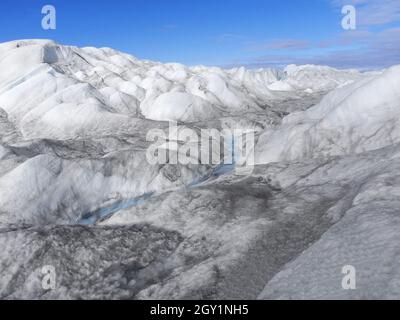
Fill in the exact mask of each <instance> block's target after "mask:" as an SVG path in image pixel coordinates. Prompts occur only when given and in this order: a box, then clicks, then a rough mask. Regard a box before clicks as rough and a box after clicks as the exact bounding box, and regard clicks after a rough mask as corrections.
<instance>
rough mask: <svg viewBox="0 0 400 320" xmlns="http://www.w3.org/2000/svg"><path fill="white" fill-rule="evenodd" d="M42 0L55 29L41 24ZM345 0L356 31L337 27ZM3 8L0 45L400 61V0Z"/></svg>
mask: <svg viewBox="0 0 400 320" xmlns="http://www.w3.org/2000/svg"><path fill="white" fill-rule="evenodd" d="M46 4H51V5H54V6H55V8H56V10H57V29H56V30H47V31H46V30H43V29H42V28H41V19H42V14H41V9H42V6H44V5H46ZM346 4H353V5H355V7H356V9H357V29H356V30H354V31H345V30H343V29H342V27H341V20H342V17H343V16H342V14H341V8H342V6H343V5H346ZM0 9H1V11H0V12H1V13H0V30H1V31H0V41H1V42H4V41H9V40H15V39H26V38H47V39H54V40H56V41H58V42H60V43H62V44H70V45H77V46H96V47H102V46H107V47H112V48H115V49H118V50H121V51H124V52H127V53H130V54H133V55H135V56H137V57H139V58H143V59H151V60H157V61H162V62H180V63H184V64H188V65H196V64H205V65H219V66H237V65H245V66H247V67H268V66H282V65H286V64H290V63H297V64H303V63H315V64H326V65H331V66H334V67H339V68H353V67H354V68H360V69H374V68H382V67H387V66H389V65H393V64H400V0H229V1H224V0H219V1H218V0H201V1H200V0H198V1H194V0H147V1H145V0H130V1H128V0H113V1H107V0H80V1H75V0H68V1H67V0H64V1H59V0H46V1H38V0H1V1H0Z"/></svg>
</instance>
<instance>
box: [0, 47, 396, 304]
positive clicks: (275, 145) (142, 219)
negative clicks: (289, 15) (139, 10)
mask: <svg viewBox="0 0 400 320" xmlns="http://www.w3.org/2000/svg"><path fill="white" fill-rule="evenodd" d="M399 112H400V66H393V67H392V68H389V69H387V70H383V71H380V72H373V73H360V72H358V71H355V70H336V69H332V68H329V67H323V66H311V65H307V66H288V67H286V68H285V69H283V70H274V69H258V70H246V69H245V68H235V69H230V70H224V69H221V68H217V67H214V68H211V67H204V66H196V67H186V66H183V65H180V64H172V63H171V64H162V63H157V62H152V61H146V60H139V59H137V58H135V57H132V56H130V55H127V54H124V53H121V52H118V51H115V50H113V49H110V48H100V49H99V48H77V47H71V46H63V45H59V44H57V43H55V42H53V41H51V40H20V41H13V42H7V43H2V44H0V242H1V243H2V250H1V253H0V266H1V277H0V298H5V299H15V298H23V299H24V298H33V299H39V298H41V299H81V298H84V299H110V298H113V299H150V298H158V299H165V298H169V299H170V298H175V299H183V298H190V299H193V298H198V299H218V298H223V299H255V298H260V299H282V298H283V299H307V298H315V299H326V298H328V299H341V298H350V299H366V298H367V299H369V298H397V299H398V298H400V290H399V288H400V286H399V285H398V283H399V281H400V280H399V279H400V275H399V272H398V270H399V268H398V266H399V264H400V260H399V259H400V256H399V254H398V252H400V250H399V249H400V248H399V243H400V242H399V241H398V240H399V239H398V234H399V230H400V229H399V228H400V225H399V218H398V208H399V206H400V203H399V200H398V199H400V198H399V195H400V176H399V174H400V173H399V172H400V170H399V169H400V131H399V130H400V127H399V122H398V121H399ZM168 121H177V122H178V123H179V128H178V131H181V130H184V129H185V128H191V129H193V130H196V132H198V131H199V130H201V129H208V128H213V129H218V130H222V129H226V128H242V129H246V130H253V131H254V133H255V137H256V148H255V156H256V157H255V161H256V165H255V168H254V171H253V173H251V174H249V175H247V176H238V175H236V174H235V170H234V165H232V166H211V165H172V164H166V165H154V166H153V165H150V164H149V163H148V161H147V160H146V150H147V148H148V147H149V145H150V143H149V142H147V141H146V134H147V132H148V131H149V130H150V129H156V128H157V129H162V130H168V127H169V123H168ZM235 165H237V166H240V164H235ZM45 265H53V266H54V267H55V269H56V272H57V279H58V280H57V286H56V288H55V289H54V290H50V291H49V290H44V289H42V287H41V279H42V277H43V275H42V274H41V268H42V267H43V266H45ZM345 265H353V266H355V267H356V269H357V284H358V287H357V290H354V291H353V290H350V291H347V290H343V289H342V288H341V282H342V278H343V274H342V273H341V269H342V267H343V266H345Z"/></svg>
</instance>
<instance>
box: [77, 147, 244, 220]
mask: <svg viewBox="0 0 400 320" xmlns="http://www.w3.org/2000/svg"><path fill="white" fill-rule="evenodd" d="M231 148H232V149H231V150H235V149H234V148H235V145H234V139H233V140H232V142H231ZM235 168H236V161H235V152H234V151H232V163H230V164H225V163H222V164H220V165H218V166H217V167H215V168H214V169H213V170H212V172H211V173H210V174H208V175H205V176H203V177H201V178H200V179H197V180H194V181H192V182H191V183H190V184H188V185H187V186H185V187H184V188H194V187H196V186H198V185H200V184H202V183H204V182H206V181H209V180H212V179H216V178H218V177H220V176H222V175H225V174H228V173H230V172H232V171H233V170H235ZM153 195H154V192H148V193H145V194H143V195H141V196H139V197H136V198H131V199H124V200H119V201H116V202H114V203H113V204H111V205H109V206H106V207H103V208H99V209H97V210H95V211H91V212H88V213H86V214H84V215H82V217H81V218H80V219H79V220H78V222H77V223H78V224H80V225H94V224H96V223H97V222H99V221H102V220H105V219H108V218H110V217H111V216H112V215H114V214H115V213H117V212H118V211H120V210H124V209H129V208H132V207H136V206H138V205H141V204H143V203H144V202H145V201H146V200H148V199H149V198H151V197H152V196H153Z"/></svg>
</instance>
